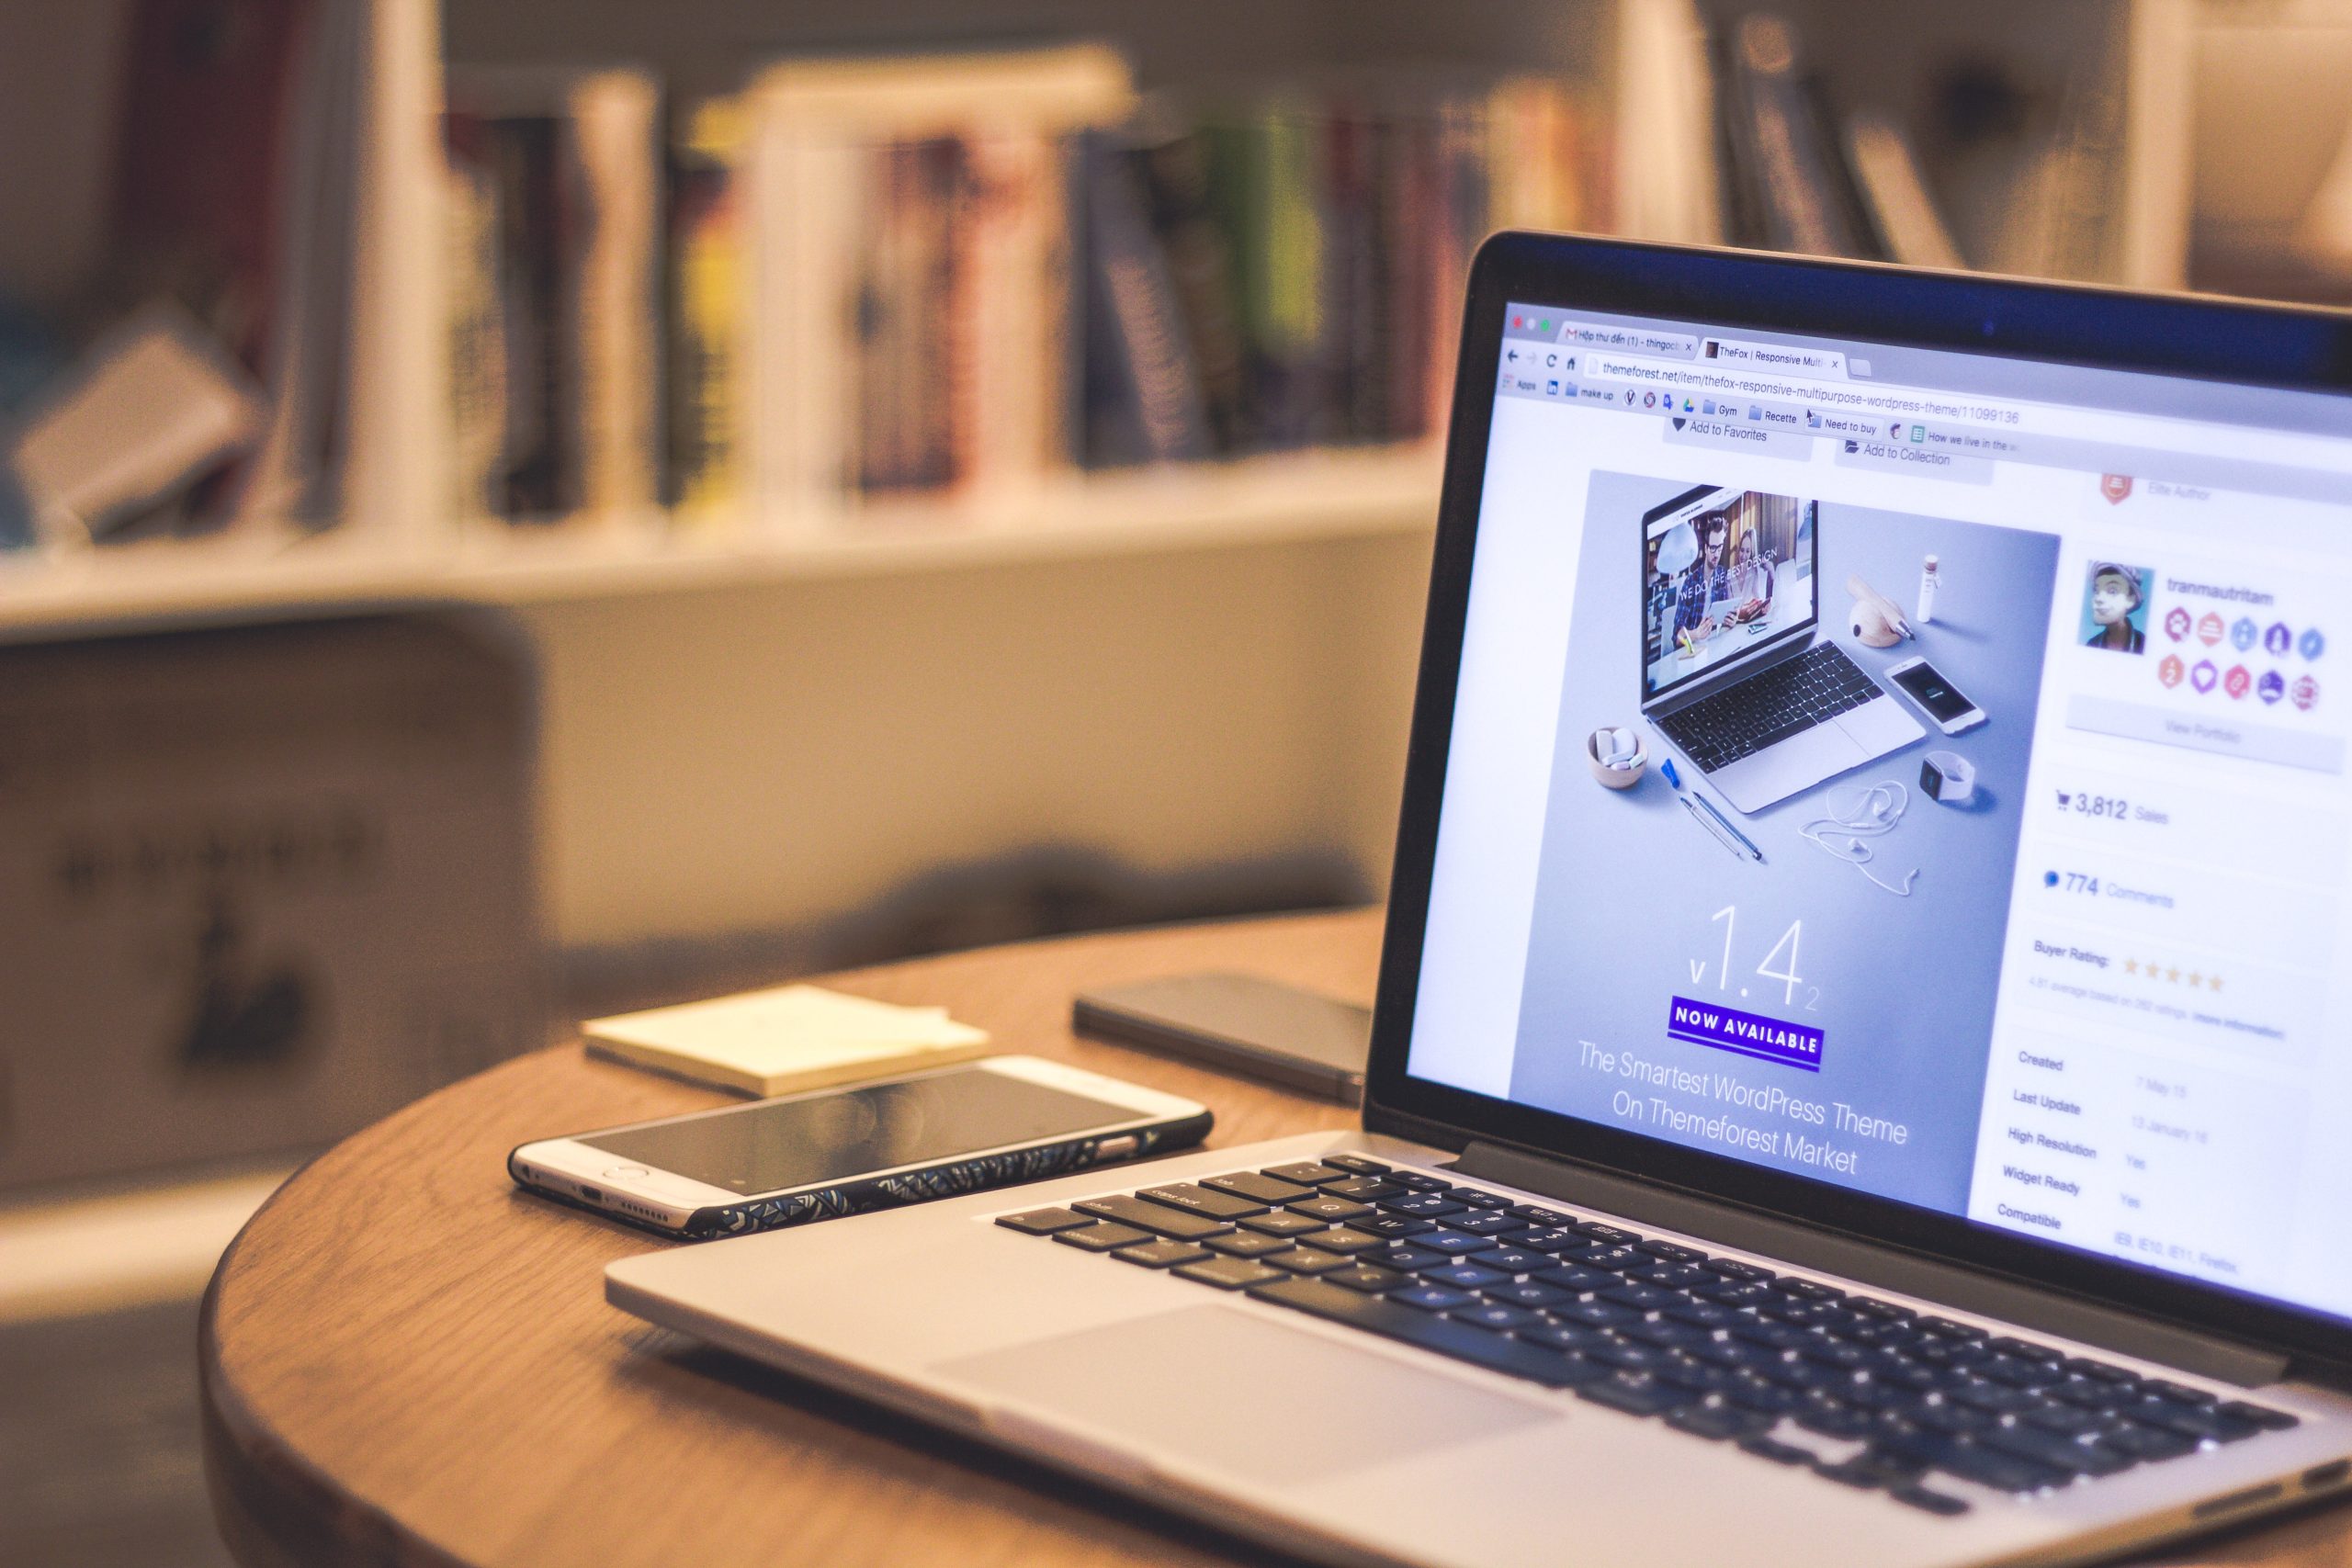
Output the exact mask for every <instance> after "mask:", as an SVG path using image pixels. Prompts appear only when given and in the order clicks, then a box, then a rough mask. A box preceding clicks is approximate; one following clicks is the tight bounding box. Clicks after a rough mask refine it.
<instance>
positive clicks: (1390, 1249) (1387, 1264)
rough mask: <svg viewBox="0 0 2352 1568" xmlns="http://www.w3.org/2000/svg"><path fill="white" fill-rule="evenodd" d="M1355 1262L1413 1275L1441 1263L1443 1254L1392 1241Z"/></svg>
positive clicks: (1443, 1257) (1443, 1258)
mask: <svg viewBox="0 0 2352 1568" xmlns="http://www.w3.org/2000/svg"><path fill="white" fill-rule="evenodd" d="M1357 1261H1358V1262H1361V1263H1376V1264H1378V1265H1380V1267H1382V1268H1383V1269H1396V1270H1397V1271H1398V1272H1399V1273H1405V1274H1413V1273H1418V1272H1419V1271H1420V1270H1421V1269H1431V1268H1435V1267H1436V1266H1437V1265H1439V1264H1441V1263H1443V1262H1444V1261H1445V1254H1444V1253H1442V1252H1430V1251H1427V1250H1425V1249H1423V1248H1421V1247H1415V1246H1413V1245H1412V1244H1411V1243H1410V1242H1403V1241H1393V1242H1390V1243H1389V1244H1388V1245H1387V1246H1386V1247H1381V1248H1380V1249H1379V1250H1378V1251H1375V1252H1367V1253H1364V1254H1363V1255H1362V1256H1361V1257H1360V1258H1358V1259H1357Z"/></svg>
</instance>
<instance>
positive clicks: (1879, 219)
mask: <svg viewBox="0 0 2352 1568" xmlns="http://www.w3.org/2000/svg"><path fill="white" fill-rule="evenodd" d="M1846 148H1847V152H1848V154H1849V156H1850V157H1851V159H1852V160H1853V168H1854V183H1855V185H1856V186H1858V187H1859V188H1860V192H1861V195H1862V199H1863V203H1864V206H1865V208H1866V209H1867V211H1868V213H1869V215H1870V219H1871V226H1872V227H1873V228H1874V229H1876V230H1877V231H1878V237H1879V242H1880V245H1881V247H1882V248H1883V250H1884V251H1885V252H1886V255H1887V259H1888V260H1889V261H1897V262H1901V263H1903V264H1905V265H1907V266H1940V267H1951V268H1961V267H1965V266H1966V265H1968V263H1967V262H1966V260H1964V259H1963V258H1962V255H1961V254H1960V247H1959V246H1958V245H1957V244H1955V243H1952V237H1951V231H1950V230H1949V229H1947V228H1945V227H1944V220H1943V214H1942V213H1941V212H1939V211H1938V210H1937V209H1936V203H1935V198H1934V197H1931V196H1929V195H1928V184H1927V181H1926V179H1925V178H1923V177H1922V176H1921V175H1920V172H1919V160H1918V159H1917V156H1915V155H1914V153H1913V152H1912V150H1911V139H1910V138H1909V137H1907V136H1905V134H1904V133H1903V131H1902V130H1901V128H1900V127H1898V126H1896V125H1895V123H1894V121H1893V120H1891V119H1888V118H1886V117H1885V116H1883V115H1879V114H1858V115H1856V116H1854V117H1853V118H1851V119H1849V121H1847V123H1846Z"/></svg>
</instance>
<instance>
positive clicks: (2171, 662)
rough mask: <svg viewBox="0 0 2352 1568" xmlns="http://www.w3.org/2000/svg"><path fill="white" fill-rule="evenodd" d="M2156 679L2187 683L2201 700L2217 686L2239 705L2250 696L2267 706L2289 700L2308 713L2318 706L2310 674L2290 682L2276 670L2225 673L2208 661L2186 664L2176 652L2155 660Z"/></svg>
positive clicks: (2239, 666) (2238, 667)
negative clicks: (2257, 674) (2259, 673)
mask: <svg viewBox="0 0 2352 1568" xmlns="http://www.w3.org/2000/svg"><path fill="white" fill-rule="evenodd" d="M2156 679H2157V680H2158V681H2160V682H2163V683H2164V684H2165V686H2167V687H2171V686H2177V685H2179V684H2181V683H2182V682H2188V689H2189V690H2190V691H2192V692H2195V693H2196V694H2198V695H2199V696H2200V697H2201V696H2203V695H2205V694H2207V693H2209V692H2211V691H2212V690H2213V689H2214V688H2215V687H2217V686H2218V687H2220V688H2221V690H2222V693H2223V694H2225V695H2227V696H2228V697H2229V699H2230V700H2231V701H2232V702H2242V701H2244V700H2245V697H2246V695H2247V694H2249V693H2251V694H2253V695H2254V696H2255V697H2256V699H2257V700H2259V701H2260V702H2261V703H2262V704H2263V705H2265V706H2266V707H2267V706H2271V705H2276V704H2278V703H2279V702H2281V701H2288V700H2291V701H2292V702H2293V703H2294V705H2295V706H2296V707H2297V708H2299V709H2300V710H2301V711H2302V712H2304V713H2309V712H2311V710H2312V708H2314V707H2316V706H2318V705H2319V682H2317V681H2315V680H2313V679H2312V677H2311V676H2309V675H2298V676H2296V677H2295V678H2294V680H2293V681H2291V682H2290V681H2289V680H2288V679H2287V677H2286V676H2284V675H2282V674H2280V673H2279V672H2278V671H2276V670H2266V671H2263V672H2262V674H2261V675H2260V676H2258V677H2257V676H2256V674H2255V673H2254V671H2251V670H2248V669H2247V668H2246V667H2245V665H2243V664H2233V665H2231V666H2230V667H2229V668H2228V669H2227V670H2223V669H2222V668H2221V667H2220V666H2219V665H2217V664H2215V663H2214V662H2213V661H2212V660H2210V659H2200V660H2198V661H2197V662H2196V663H2194V664H2188V663H2185V662H2184V661H2183V660H2182V659H2181V657H2180V655H2179V654H2177V653H2167V654H2165V656H2164V658H2163V659H2162V660H2159V661H2158V663H2157V665H2156Z"/></svg>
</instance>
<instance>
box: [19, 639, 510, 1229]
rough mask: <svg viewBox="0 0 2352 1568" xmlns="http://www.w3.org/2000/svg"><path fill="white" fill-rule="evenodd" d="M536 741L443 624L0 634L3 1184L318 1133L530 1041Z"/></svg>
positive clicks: (483, 662)
mask: <svg viewBox="0 0 2352 1568" xmlns="http://www.w3.org/2000/svg"><path fill="white" fill-rule="evenodd" d="M535 750H536V685H535V680H534V676H533V672H532V668H531V665H530V661H529V659H528V657H527V655H526V653H524V652H523V651H522V650H521V648H520V645H519V642H518V641H517V640H516V639H514V638H511V637H507V636H505V635H504V633H503V627H502V626H501V624H500V623H497V622H494V621H491V620H487V619H484V618H481V617H478V616H474V615H465V614H459V613H451V614H446V615H445V614H431V613H418V614H396V615H371V616H366V617H360V618H355V619H349V620H342V621H334V622H317V623H303V624H297V625H287V626H254V627H239V628H232V629H220V630H203V631H187V632H175V633H169V634H161V635H153V636H141V637H119V638H111V639H105V640H97V641H90V642H84V643H69V644H58V645H50V646H43V647H33V648H0V952H5V953H6V958H5V959H0V1190H6V1189H8V1188H17V1187H23V1186H27V1185H29V1184H32V1183H38V1182H49V1181H57V1180H64V1179H75V1178H84V1177H93V1176H105V1175H115V1174H122V1173H129V1172H134V1171H140V1170H145V1169H152V1168H158V1167H164V1166H171V1165H179V1164H187V1163H194V1162H198V1161H213V1160H220V1159H227V1158H232V1157H237V1156H260V1155H265V1154H273V1153H278V1152H295V1151H300V1150H303V1149H307V1148H312V1147H316V1146H318V1145H322V1144H325V1143H327V1142H329V1141H331V1140H333V1139H334V1138H337V1137H340V1136H342V1135H343V1134H347V1133H350V1132H353V1131H355V1130H356V1129H357V1128H359V1127H362V1126H364V1125H366V1124H367V1123H368V1122H371V1121H374V1120H376V1119H377V1118H379V1117H381V1116H383V1115H385V1114H387V1113H388V1112H390V1111H393V1110H395V1109H397V1108H398V1107H399V1106H401V1105H402V1104H405V1103H406V1102H408V1101H409V1100H413V1099H415V1098H416V1097H417V1096H418V1095H421V1094H423V1093H424V1092H426V1091H427V1090H429V1089H434V1088H435V1087H436V1086H438V1085H441V1084H444V1083H447V1082H448V1081H450V1080H451V1079H453V1078H456V1077H460V1076H462V1075H464V1074H466V1073H469V1072H472V1071H475V1070H477V1069H479V1068H481V1067H483V1066H488V1065H489V1064H491V1063H492V1062H495V1061H497V1060H499V1059H501V1058H503V1057H505V1056H509V1055H514V1054H515V1053H516V1052H518V1051H521V1050H524V1049H526V1048H528V1047H530V1046H533V1045H536V1044H538V1043H542V1042H543V1041H544V1039H545V1038H546V1035H547V1031H548V1017H547V1012H546V1003H545V992H544V987H543V983H542V975H541V971H540V954H539V949H538V943H537V932H536V929H535V925H536V921H535V911H536V889H535V886H534V879H533V875H532V867H531V857H532V831H531V792H532V787H533V763H534V754H535Z"/></svg>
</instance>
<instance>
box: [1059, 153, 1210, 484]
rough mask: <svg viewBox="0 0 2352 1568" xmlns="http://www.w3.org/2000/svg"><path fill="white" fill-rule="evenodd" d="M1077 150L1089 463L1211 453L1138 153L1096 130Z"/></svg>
mask: <svg viewBox="0 0 2352 1568" xmlns="http://www.w3.org/2000/svg"><path fill="white" fill-rule="evenodd" d="M1076 156H1077V159H1078V163H1079V174H1078V176H1077V180H1076V184H1077V187H1078V195H1077V212H1078V216H1077V223H1076V226H1077V228H1078V229H1079V231H1080V249H1081V251H1082V253H1083V254H1084V256H1085V262H1084V266H1085V272H1086V277H1085V306H1084V312H1085V313H1084V320H1083V325H1082V327H1081V329H1080V335H1081V348H1080V355H1081V358H1082V360H1083V365H1082V367H1081V370H1080V391H1079V398H1078V402H1079V414H1078V419H1079V423H1080V433H1079V436H1078V441H1079V446H1080V452H1081V454H1082V456H1083V457H1084V460H1085V461H1086V463H1087V464H1088V465H1089V466H1091V467H1109V466H1114V465H1120V464H1128V463H1164V462H1181V461H1183V460H1185V459H1188V458H1195V457H1206V456H1208V455H1209V452H1210V450H1211V443H1210V436H1209V427H1208V412H1207V410H1206V409H1205V408H1204V406H1203V403H1202V400H1201V386H1200V378H1199V375H1198V373H1197V372H1196V371H1195V370H1194V368H1193V352H1192V344H1191V341H1190V339H1189V337H1188V336H1187V334H1186V331H1185V324H1184V318H1183V311H1182V306H1181V304H1180V303H1179V301H1178V299H1177V297H1176V285H1175V281H1174V279H1173V278H1172V277H1171V276H1170V269H1169V265H1168V258H1167V257H1166V256H1165V255H1164V254H1162V253H1161V251H1160V248H1159V243H1158V240H1157V239H1156V237H1155V236H1154V235H1153V233H1152V229H1151V218H1150V214H1149V212H1148V209H1147V203H1146V198H1145V196H1144V193H1143V189H1142V184H1141V181H1140V179H1139V177H1138V175H1137V171H1136V162H1135V152H1134V150H1133V148H1132V147H1131V146H1130V145H1129V143H1128V142H1127V141H1126V140H1125V138H1123V137H1119V136H1115V135H1114V134H1111V133H1106V132H1103V131H1091V132H1088V133H1086V134H1084V135H1082V136H1081V137H1080V140H1079V145H1078V149H1077V152H1076Z"/></svg>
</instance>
